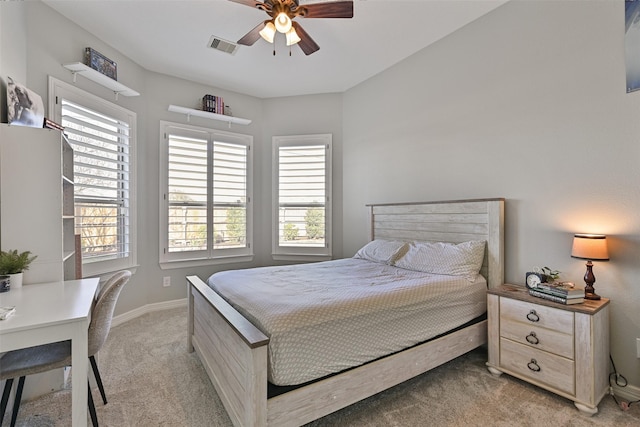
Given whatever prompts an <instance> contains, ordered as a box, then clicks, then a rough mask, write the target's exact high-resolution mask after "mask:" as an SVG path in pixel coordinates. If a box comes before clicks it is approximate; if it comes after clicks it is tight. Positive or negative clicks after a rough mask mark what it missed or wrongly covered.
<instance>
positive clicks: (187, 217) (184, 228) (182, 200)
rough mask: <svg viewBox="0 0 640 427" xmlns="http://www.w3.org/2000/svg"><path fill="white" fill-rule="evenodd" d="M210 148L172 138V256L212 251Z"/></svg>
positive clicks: (201, 142) (203, 143)
mask: <svg viewBox="0 0 640 427" xmlns="http://www.w3.org/2000/svg"><path fill="white" fill-rule="evenodd" d="M207 146H208V142H207V140H206V139H197V138H187V137H182V136H179V135H169V165H168V167H169V174H168V177H169V189H168V199H169V212H168V230H167V232H168V237H169V243H168V250H169V252H188V251H201V250H206V249H207V248H208V246H207V151H208V149H207Z"/></svg>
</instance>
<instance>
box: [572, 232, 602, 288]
mask: <svg viewBox="0 0 640 427" xmlns="http://www.w3.org/2000/svg"><path fill="white" fill-rule="evenodd" d="M571 256H572V257H573V258H580V259H586V260H587V272H586V273H585V275H584V282H585V283H586V284H587V285H586V286H585V287H584V297H585V299H592V300H599V299H600V295H598V294H596V292H595V289H594V288H593V284H594V283H595V281H596V277H595V276H594V275H593V263H592V262H591V261H592V260H593V261H609V251H608V249H607V236H605V235H603V234H575V235H574V236H573V247H572V248H571Z"/></svg>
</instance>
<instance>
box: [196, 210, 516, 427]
mask: <svg viewBox="0 0 640 427" xmlns="http://www.w3.org/2000/svg"><path fill="white" fill-rule="evenodd" d="M367 207H368V209H369V212H370V224H371V233H370V239H371V240H373V239H375V238H377V239H395V240H406V241H412V240H420V241H442V242H453V243H459V242H463V241H468V240H486V241H487V247H486V251H485V259H484V262H483V266H482V269H481V273H482V274H483V275H484V277H485V278H486V279H487V283H488V286H489V287H490V288H495V287H497V286H500V285H502V284H503V281H504V280H503V279H504V236H503V235H504V199H481V200H454V201H444V202H425V203H399V204H372V205H367ZM187 285H188V306H189V313H188V316H189V321H188V343H187V345H188V350H189V351H190V352H192V351H194V350H195V351H196V352H197V354H198V356H199V357H200V360H201V361H202V364H203V365H204V367H205V370H206V371H207V373H208V375H209V377H210V379H211V382H212V383H213V385H214V387H215V389H216V391H217V393H218V395H219V396H220V399H221V400H222V402H223V404H224V406H225V408H226V410H227V413H228V414H229V417H230V418H231V420H232V422H233V423H234V425H236V426H267V425H268V426H278V427H284V426H300V425H303V424H305V423H308V422H310V421H313V420H315V419H318V418H320V417H323V416H325V415H327V414H330V413H332V412H334V411H337V410H339V409H341V408H344V407H346V406H349V405H351V404H353V403H355V402H357V401H359V400H362V399H364V398H366V397H369V396H372V395H374V394H376V393H379V392H381V391H383V390H385V389H388V388H390V387H393V386H394V385H397V384H399V383H401V382H403V381H406V380H408V379H410V378H413V377H415V376H417V375H420V374H422V373H424V372H426V371H428V370H430V369H432V368H435V367H437V366H439V365H441V364H443V363H445V362H447V361H449V360H452V359H454V358H456V357H458V356H461V355H462V354H465V353H467V352H469V351H470V350H473V349H474V348H476V347H478V346H480V345H482V344H484V343H486V341H487V321H486V320H483V321H481V322H479V323H475V324H473V325H471V326H468V327H466V328H463V329H459V330H457V331H456V332H453V333H450V334H447V335H444V336H442V337H440V338H437V339H434V340H431V341H428V342H426V343H424V344H420V345H417V346H414V347H411V348H409V349H407V350H404V351H402V352H399V353H395V354H393V355H390V356H387V357H383V358H381V359H378V360H376V361H373V362H370V363H367V364H365V365H362V366H360V367H357V368H353V369H350V370H347V371H345V372H343V373H340V374H337V375H333V376H330V377H327V378H325V379H321V380H318V381H315V382H312V383H310V384H308V385H305V386H303V387H299V388H295V389H294V390H291V391H288V392H286V393H283V394H280V395H278V396H275V397H272V398H268V397H267V348H268V345H269V338H268V337H267V336H265V335H264V334H263V333H262V332H261V331H260V330H258V329H257V328H256V327H255V326H253V325H252V324H251V322H249V321H248V320H247V319H245V318H244V317H243V316H242V315H241V314H240V313H238V312H237V311H236V310H235V309H234V308H233V307H231V305H229V304H228V303H227V302H226V301H225V300H223V299H222V298H221V297H220V296H218V294H216V293H215V292H214V291H213V290H212V289H211V288H210V287H209V286H208V285H207V284H206V283H205V282H204V281H203V280H202V279H200V278H199V277H197V276H188V277H187Z"/></svg>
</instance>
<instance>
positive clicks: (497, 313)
mask: <svg viewBox="0 0 640 427" xmlns="http://www.w3.org/2000/svg"><path fill="white" fill-rule="evenodd" d="M487 293H488V294H489V295H488V301H487V312H488V318H489V331H488V333H489V361H488V362H487V367H488V369H489V371H490V372H491V373H493V374H495V375H500V374H502V373H503V372H504V373H507V374H509V375H512V376H514V377H517V378H520V379H522V380H524V381H527V382H529V383H531V384H534V385H536V386H538V387H541V388H544V389H546V390H549V391H551V392H553V393H556V394H558V395H560V396H563V397H566V398H567V399H571V400H573V402H574V404H575V406H576V408H578V409H579V410H580V411H582V412H584V413H587V414H589V415H593V414H595V413H597V412H598V403H599V402H600V400H601V399H602V397H603V396H604V395H605V394H606V393H607V392H608V389H609V374H608V366H609V300H608V299H607V298H602V299H601V300H598V301H593V300H585V302H584V303H582V304H572V305H563V304H558V303H555V302H552V301H547V300H544V299H542V298H537V297H533V296H531V295H529V293H528V292H527V289H526V288H525V287H524V286H514V285H503V286H501V287H499V288H494V289H489V290H488V291H487Z"/></svg>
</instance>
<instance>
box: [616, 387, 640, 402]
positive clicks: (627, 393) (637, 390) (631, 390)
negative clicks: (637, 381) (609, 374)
mask: <svg viewBox="0 0 640 427" xmlns="http://www.w3.org/2000/svg"><path fill="white" fill-rule="evenodd" d="M612 387H613V394H614V395H615V396H616V397H620V398H622V399H624V400H627V401H629V402H634V401H636V400H640V387H635V386H632V385H628V386H626V387H620V386H617V385H613V386H612Z"/></svg>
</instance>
